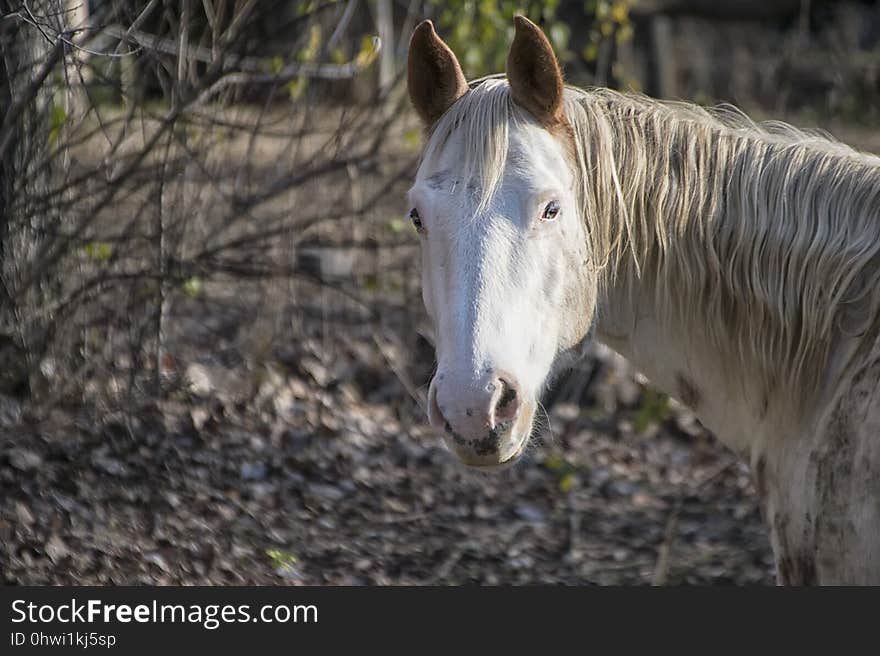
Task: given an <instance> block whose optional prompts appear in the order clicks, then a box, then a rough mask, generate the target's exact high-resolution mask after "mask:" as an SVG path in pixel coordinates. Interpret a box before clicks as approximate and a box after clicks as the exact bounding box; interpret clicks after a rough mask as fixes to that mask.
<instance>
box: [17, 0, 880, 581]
mask: <svg viewBox="0 0 880 656" xmlns="http://www.w3.org/2000/svg"><path fill="white" fill-rule="evenodd" d="M515 13H524V14H526V15H528V16H529V17H530V18H531V19H532V20H534V21H536V22H538V23H539V24H540V25H541V26H542V27H543V28H544V29H545V31H546V32H547V33H548V35H549V36H550V38H551V40H552V41H553V43H554V46H555V48H556V50H557V52H558V54H559V56H560V59H561V60H562V62H563V64H564V68H565V71H566V75H567V78H568V80H569V82H570V83H572V84H576V85H580V86H593V85H596V86H611V87H615V88H618V89H624V90H634V91H639V92H643V93H647V94H650V95H653V96H656V97H662V98H673V99H684V100H690V101H692V102H696V103H699V104H702V105H715V104H718V103H722V102H729V103H734V104H736V105H738V106H740V107H741V108H743V109H744V110H746V111H747V112H749V113H750V115H752V116H753V117H755V118H758V119H767V118H773V119H782V120H787V121H789V122H792V123H794V124H795V125H798V126H801V127H818V128H822V129H826V130H828V131H829V132H830V133H831V134H833V135H834V136H835V137H837V138H839V139H840V140H842V141H845V142H847V143H850V144H852V145H853V146H855V147H857V148H859V149H862V150H869V151H873V152H880V130H878V125H880V103H878V100H880V3H877V2H873V1H870V2H869V1H863V2H855V1H840V2H832V1H830V0H756V1H752V0H740V1H733V0H730V1H726V0H653V1H652V0H586V1H585V0H573V1H567V0H558V1H551V2H532V1H529V2H507V1H503V0H502V1H496V0H460V1H453V2H439V1H436V0H422V1H419V0H337V1H332V0H326V1H323V2H322V1H320V0H316V1H306V0H288V1H284V2H281V1H276V0H265V1H261V2H256V0H236V1H235V2H233V1H229V0H182V1H180V2H169V1H167V0H148V1H139V2H119V1H115V0H92V1H88V2H87V1H86V0H31V1H30V2H21V1H17V0H0V59H2V66H0V280H2V285H0V583H3V584H73V583H79V584H140V583H153V584H193V583H199V584H292V585H299V584H462V583H482V584H498V583H565V584H651V583H653V584H660V585H662V584H679V583H733V584H744V583H772V582H773V581H774V570H773V561H772V557H771V554H770V549H769V544H768V540H767V537H766V534H765V531H764V529H763V527H762V525H761V518H760V513H759V510H758V508H757V504H756V501H755V499H754V496H753V491H752V488H751V484H750V480H749V475H748V471H747V469H746V467H745V466H744V465H743V464H742V463H740V462H739V460H738V459H737V458H736V456H735V455H734V454H732V453H730V452H729V451H727V450H726V449H724V448H723V447H721V446H720V445H719V444H718V443H717V442H716V441H715V439H714V438H713V437H712V435H710V434H709V433H707V432H706V431H705V430H704V429H703V428H702V427H701V426H700V425H699V423H698V422H697V421H696V420H695V418H694V417H693V415H692V414H691V413H690V412H688V411H687V410H686V409H685V408H683V407H682V406H681V405H679V404H678V403H676V402H675V400H673V399H671V398H669V397H667V396H666V395H664V394H662V393H660V392H658V391H656V390H654V389H652V388H651V387H650V385H649V384H648V382H647V381H646V380H645V379H644V378H643V377H641V376H640V375H639V374H638V373H636V372H634V371H632V370H631V369H630V368H629V367H628V366H627V365H626V364H625V363H624V362H623V361H622V359H621V358H620V357H619V356H617V355H616V354H614V353H613V352H610V351H609V350H607V349H605V348H603V347H601V346H596V348H595V349H594V353H593V355H592V356H591V357H590V358H589V359H588V360H587V361H585V362H582V363H580V364H579V365H578V366H577V368H576V369H575V370H573V371H572V372H570V373H569V374H568V375H566V376H565V377H563V378H562V379H561V380H560V381H558V382H557V383H556V384H555V385H554V386H553V387H552V388H551V389H550V390H549V391H548V393H547V396H546V398H545V399H544V402H545V405H546V407H547V410H548V421H547V422H545V423H546V425H545V426H544V427H543V429H542V432H541V433H540V435H538V436H536V438H535V440H534V445H533V446H532V447H531V448H530V449H529V451H528V453H527V455H526V457H525V458H524V461H523V462H522V463H521V464H519V465H518V466H517V467H515V468H513V469H511V470H509V471H506V472H503V473H501V474H499V475H497V476H482V475H476V474H473V473H471V472H468V471H465V470H463V469H462V468H461V467H460V466H459V465H458V464H457V462H455V461H454V460H453V458H452V457H451V456H450V455H449V454H448V453H447V452H446V451H445V450H444V449H443V447H442V446H441V444H440V441H439V439H438V438H437V437H436V436H435V435H433V434H432V433H431V432H430V431H429V430H428V428H427V426H426V419H425V410H424V406H425V392H426V389H427V383H428V381H429V379H430V376H431V373H432V370H433V367H434V353H433V347H432V335H431V332H430V327H429V326H428V324H427V322H426V320H425V317H424V312H423V307H422V302H421V297H420V291H419V281H420V280H419V275H420V274H419V256H418V244H417V240H416V238H415V234H414V232H413V230H412V228H411V226H410V224H409V222H408V221H406V220H405V219H404V217H405V214H406V212H407V211H408V210H409V208H408V207H406V205H405V199H404V194H405V191H406V189H407V188H408V187H409V185H410V184H411V181H412V179H413V176H414V174H415V171H416V167H417V163H418V157H419V151H420V148H421V143H422V131H421V128H420V125H419V124H418V122H417V120H416V119H415V117H414V116H413V113H412V112H411V111H410V108H409V106H408V100H407V97H406V89H405V80H404V76H403V72H404V69H405V60H406V49H407V43H408V39H409V34H410V32H411V31H412V28H413V27H414V25H415V24H416V23H417V22H418V21H420V20H421V19H423V18H426V17H431V18H433V19H434V21H435V24H436V25H437V27H438V31H439V32H440V33H441V35H442V36H443V37H444V38H445V39H446V40H447V41H448V42H449V43H450V45H451V46H452V47H453V49H454V50H455V51H456V53H457V54H458V56H459V58H460V60H461V62H462V64H463V67H464V69H465V73H466V75H467V76H468V77H471V78H472V77H478V76H480V75H484V74H487V73H493V72H499V71H502V70H503V64H504V60H505V57H506V53H507V48H508V45H509V43H510V40H511V38H512V32H513V23H512V17H513V15H514V14H515Z"/></svg>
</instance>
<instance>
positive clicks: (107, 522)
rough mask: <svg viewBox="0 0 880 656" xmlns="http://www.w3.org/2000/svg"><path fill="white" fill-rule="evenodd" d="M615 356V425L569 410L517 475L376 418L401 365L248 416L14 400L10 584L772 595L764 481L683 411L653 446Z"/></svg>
mask: <svg viewBox="0 0 880 656" xmlns="http://www.w3.org/2000/svg"><path fill="white" fill-rule="evenodd" d="M299 349H300V350H307V348H306V347H299ZM286 355H287V357H288V362H292V361H295V362H303V361H305V362H308V361H309V356H308V354H307V353H293V354H291V353H287V354H286ZM598 357H599V361H604V363H605V364H604V367H603V371H604V373H603V374H601V376H600V377H599V379H598V382H595V383H594V384H593V386H592V388H593V392H594V395H593V398H594V399H596V404H595V405H594V406H593V407H592V408H586V409H578V408H577V407H576V406H574V405H572V404H570V403H565V402H560V403H557V404H556V405H555V406H554V408H553V410H552V411H551V413H550V416H549V424H550V426H551V427H552V430H545V431H544V432H543V434H542V435H543V437H541V438H539V439H537V440H536V443H535V445H534V446H533V447H532V448H531V449H530V450H529V452H528V454H527V456H526V457H525V458H524V459H523V461H522V462H521V463H519V464H518V465H517V466H515V467H514V468H512V469H510V470H508V471H505V472H502V473H500V474H497V475H483V474H475V473H472V472H469V471H466V470H463V469H462V467H461V466H460V465H459V464H458V463H457V462H456V461H455V460H454V458H453V457H452V456H451V455H450V454H449V453H448V452H447V451H446V450H445V449H444V448H443V447H442V446H441V444H440V441H439V439H438V438H437V437H436V436H434V435H432V434H431V433H430V432H429V431H428V430H427V429H426V427H425V426H424V423H423V422H421V421H419V420H418V418H417V417H416V416H415V415H416V412H413V413H412V414H413V416H412V417H409V418H408V419H407V420H405V421H402V420H401V418H400V416H399V414H400V413H399V412H395V410H394V409H393V406H391V405H389V404H388V403H387V402H377V401H375V400H371V397H374V398H381V397H382V395H383V394H387V392H388V391H389V389H391V390H392V391H393V388H394V386H395V383H394V382H391V383H389V385H390V388H386V390H385V391H384V392H382V391H380V390H377V388H376V387H375V386H374V385H370V384H369V382H368V381H370V379H371V377H372V376H381V377H383V378H385V377H387V372H384V371H381V370H379V367H381V365H376V367H377V369H376V370H375V371H367V370H365V369H367V368H368V367H365V366H364V365H363V364H359V365H357V370H356V371H349V372H348V374H349V375H348V376H346V377H345V378H340V379H336V378H335V377H334V376H335V374H333V373H330V374H329V376H330V379H325V380H322V382H323V384H324V385H323V388H319V387H318V386H317V383H316V380H315V373H316V372H318V373H320V372H321V371H322V370H321V368H320V367H317V366H316V367H315V369H314V370H313V372H312V374H311V375H310V374H309V373H308V372H306V371H302V370H301V368H300V367H297V366H295V367H290V368H286V369H285V368H284V366H283V364H282V363H279V366H278V368H277V369H276V370H275V373H274V374H273V375H272V376H269V377H268V378H267V380H266V381H264V382H263V383H262V385H261V389H260V391H259V392H258V394H257V395H256V396H255V397H254V398H252V399H250V400H249V402H248V403H243V402H242V401H241V400H240V399H239V400H236V399H234V398H232V397H230V396H227V395H226V394H225V393H224V391H223V389H222V388H221V387H219V386H215V383H214V382H212V378H211V376H214V377H215V379H216V380H220V379H221V373H222V372H217V371H213V372H209V371H207V370H202V371H199V370H197V369H194V370H191V371H190V373H191V374H192V375H193V377H194V378H198V376H199V375H201V378H198V380H197V383H196V384H195V385H190V389H189V391H184V392H182V393H181V394H179V395H178V396H177V397H176V398H171V399H168V400H166V401H163V402H161V403H160V404H159V405H158V406H153V407H144V408H137V409H133V410H134V411H133V412H132V413H130V416H126V413H110V414H105V415H103V416H96V414H95V413H94V412H85V411H82V410H81V411H79V413H78V414H75V415H72V414H71V413H70V412H67V411H64V410H61V409H56V410H55V411H53V412H51V413H49V417H48V419H43V420H41V421H39V422H36V421H34V420H33V418H31V417H29V412H28V411H27V410H26V409H25V410H22V409H21V408H19V407H17V406H16V405H15V404H14V403H13V402H11V401H9V400H8V399H7V400H6V401H5V407H4V415H3V416H4V423H5V427H4V428H3V431H2V436H0V486H2V497H0V572H2V579H0V582H2V583H3V584H212V585H213V584H266V585H277V584H291V585H309V584H350V585H360V584H440V585H446V584H465V583H477V584H537V583H544V584H581V585H588V584H648V583H666V584H680V583H693V584H708V583H716V584H718V583H729V584H752V583H763V584H769V583H772V582H773V580H774V578H773V577H774V575H773V564H772V557H771V554H770V550H769V545H768V542H767V537H766V533H765V531H764V528H763V526H762V525H761V520H760V514H759V511H758V509H757V506H756V502H755V498H754V495H753V492H752V488H751V485H750V481H749V476H748V473H747V471H746V469H745V467H744V466H743V465H742V464H740V463H739V461H738V460H737V459H736V458H735V457H734V456H733V455H732V454H731V453H729V452H727V451H726V450H725V449H724V448H723V447H721V446H720V445H719V444H717V443H716V442H715V441H714V439H712V438H711V437H710V436H708V435H707V434H706V433H704V432H703V431H702V430H701V429H700V428H699V427H698V426H696V425H695V424H694V423H693V420H692V419H691V418H689V416H688V413H687V412H685V411H684V410H682V409H680V408H674V407H673V408H672V410H671V411H670V412H669V414H668V417H667V418H666V419H665V420H663V421H661V422H660V424H659V425H657V424H652V425H649V426H647V428H644V429H643V430H641V431H639V430H637V427H639V426H640V425H642V424H644V422H643V420H642V417H641V414H640V413H642V412H643V410H640V409H639V408H638V407H635V406H632V407H628V402H627V400H626V399H627V397H629V404H632V403H633V399H634V398H636V397H643V396H644V394H643V393H642V392H640V388H639V385H638V384H637V383H635V382H633V380H632V377H631V373H630V372H628V370H626V368H625V367H623V366H622V365H621V364H620V362H619V361H618V360H617V358H616V356H614V355H613V354H610V353H607V352H600V353H599V355H598ZM371 390H372V391H371ZM398 392H400V393H403V391H402V390H398ZM603 403H604V404H610V406H611V407H612V408H615V410H613V411H612V412H611V413H610V414H609V413H607V412H606V411H605V410H603V408H602V407H601V406H602V404H603ZM641 408H644V404H642V406H641ZM13 424H14V425H13Z"/></svg>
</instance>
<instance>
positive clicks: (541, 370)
mask: <svg viewBox="0 0 880 656" xmlns="http://www.w3.org/2000/svg"><path fill="white" fill-rule="evenodd" d="M508 136H509V148H508V151H507V157H506V160H505V163H504V167H503V170H502V171H501V172H500V179H499V180H498V183H497V186H496V188H495V193H494V194H493V195H492V197H491V199H490V200H489V202H488V203H481V192H482V190H481V189H479V188H478V187H477V186H475V184H474V181H473V180H458V179H456V175H457V171H458V167H457V164H458V163H459V162H460V161H461V159H462V153H463V152H464V149H466V148H468V147H469V146H468V144H467V143H465V142H464V139H465V135H464V134H460V133H453V134H452V135H451V136H450V138H449V139H448V140H447V142H446V144H445V145H444V147H443V149H442V151H441V152H439V154H438V156H437V157H434V158H432V159H431V160H430V161H428V160H426V161H424V162H423V164H422V167H421V168H420V170H419V172H418V176H417V182H416V185H415V186H414V187H413V189H412V190H411V191H410V193H409V200H410V204H411V207H412V208H413V209H412V211H411V212H410V216H411V218H412V219H413V222H414V224H415V225H416V228H417V230H418V231H419V233H420V238H421V248H422V296H423V299H424V303H425V307H426V309H427V311H428V315H429V317H430V319H431V321H432V322H433V324H434V329H435V335H436V349H437V360H438V367H437V372H436V374H435V376H434V379H433V380H432V382H431V385H430V388H429V393H428V397H429V413H428V414H429V419H430V421H431V424H432V425H434V426H435V427H437V428H438V429H439V430H440V431H442V433H443V435H444V438H445V441H446V444H447V446H448V447H449V448H450V449H451V450H452V451H453V452H454V453H455V454H456V455H457V456H458V457H459V458H460V459H461V460H462V461H463V462H464V463H466V464H468V465H471V466H475V467H493V466H498V465H501V464H506V463H511V462H513V461H515V460H516V458H517V457H518V456H519V455H520V454H521V453H522V451H523V449H524V448H525V445H526V443H527V441H528V438H529V435H530V434H531V432H532V427H533V422H534V419H535V412H536V408H537V407H538V399H539V397H540V394H541V392H542V390H543V387H544V385H545V383H546V381H547V379H548V376H549V374H550V372H551V370H552V369H553V366H554V363H555V362H557V361H558V360H559V358H560V355H561V354H562V353H564V352H567V351H569V350H571V349H572V348H573V347H575V346H577V345H579V344H580V343H581V342H582V341H583V340H584V337H585V336H586V335H587V333H588V331H589V327H590V324H591V321H592V316H593V306H594V304H595V283H593V284H592V285H591V284H590V281H589V280H588V277H589V276H588V272H589V271H590V269H591V267H590V266H589V262H588V259H589V258H588V253H587V248H586V243H587V238H586V234H585V231H584V224H583V221H582V219H581V217H580V216H579V211H578V207H577V204H576V199H575V195H574V193H573V178H572V173H571V165H570V163H569V159H568V155H567V152H566V144H565V143H564V141H563V140H562V139H560V138H558V137H556V136H554V135H552V134H551V133H550V132H548V131H547V130H546V129H544V128H543V127H542V126H540V125H538V124H537V123H536V122H535V121H532V120H524V121H521V122H515V123H512V124H511V125H509V127H508Z"/></svg>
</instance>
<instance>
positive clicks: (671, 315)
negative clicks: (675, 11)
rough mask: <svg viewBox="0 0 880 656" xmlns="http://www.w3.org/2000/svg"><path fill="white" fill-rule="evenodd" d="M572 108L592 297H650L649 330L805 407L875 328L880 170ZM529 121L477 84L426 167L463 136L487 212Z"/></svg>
mask: <svg viewBox="0 0 880 656" xmlns="http://www.w3.org/2000/svg"><path fill="white" fill-rule="evenodd" d="M565 100H566V116H567V118H568V121H569V123H570V124H571V127H572V129H573V132H574V136H575V149H574V150H575V159H576V163H575V167H574V168H575V173H576V177H577V180H578V189H577V190H576V191H577V193H578V196H579V202H580V204H581V209H582V212H583V216H584V220H585V222H586V225H587V232H588V234H589V240H590V244H589V246H590V248H591V249H592V252H593V255H594V258H595V261H596V262H597V263H598V266H597V275H598V278H599V282H600V285H602V286H603V287H605V288H606V289H607V288H608V287H609V286H610V285H612V284H615V285H621V284H623V285H629V288H630V289H632V288H634V287H635V286H636V284H640V285H645V284H650V285H652V289H653V290H654V297H655V303H656V309H657V316H658V317H660V318H661V319H662V321H663V322H664V323H665V324H666V325H667V326H670V327H672V328H673V329H678V330H681V329H685V330H687V331H689V332H691V333H693V334H694V336H695V337H699V338H700V339H702V340H704V343H705V344H706V345H707V346H708V347H710V348H713V349H715V350H716V351H717V352H718V353H719V354H720V356H721V357H722V358H723V361H724V363H725V365H727V366H728V367H729V370H730V372H731V376H732V377H734V376H735V377H737V378H738V379H739V381H740V382H741V383H742V384H743V386H744V387H745V388H747V389H757V390H758V393H760V394H761V395H762V396H764V398H766V397H767V396H768V395H772V396H773V397H775V398H778V397H779V392H784V393H783V394H782V397H783V399H789V400H794V402H795V403H797V404H802V403H809V401H810V399H812V398H813V397H814V395H815V394H816V393H817V391H818V389H819V386H820V385H821V383H822V375H823V372H824V371H825V370H826V367H827V363H828V359H829V354H830V352H831V348H832V346H833V345H834V344H835V340H836V339H838V338H840V337H841V336H850V335H853V336H857V335H859V334H862V333H864V332H865V331H866V330H868V328H872V329H873V328H874V327H875V322H876V316H877V309H878V305H880V158H878V157H875V156H871V155H866V154H862V153H858V152H856V151H854V150H852V149H851V148H849V147H847V146H845V145H842V144H840V143H837V142H834V141H832V140H831V139H829V138H828V137H827V136H823V135H820V134H816V133H809V132H805V131H801V130H797V129H795V128H793V127H791V126H788V125H785V124H782V123H765V124H760V125H758V124H755V123H754V122H752V121H750V120H749V119H748V118H746V117H745V116H744V115H743V114H741V113H739V112H737V111H736V110H733V109H732V108H728V109H716V110H711V111H707V110H704V109H701V108H699V107H696V106H694V105H690V104H685V103H669V102H661V101H656V100H652V99H649V98H646V97H642V96H634V95H625V94H620V93H616V92H613V91H609V90H589V91H585V90H581V89H576V88H572V87H569V88H567V89H566V99H565ZM528 120H531V119H530V118H529V117H528V116H527V115H526V113H525V112H524V111H523V110H522V109H520V108H519V107H518V106H516V105H515V104H514V103H513V101H512V100H511V98H510V93H509V87H508V85H507V82H506V81H505V80H503V79H499V78H489V79H485V80H482V81H479V84H476V85H475V86H473V88H472V89H471V91H470V92H468V93H466V94H465V95H464V96H463V97H462V98H460V99H459V100H458V101H457V102H456V103H455V104H454V105H453V106H452V107H451V108H450V109H449V111H447V112H446V114H445V115H444V116H443V117H442V118H441V119H440V120H439V121H438V122H437V124H436V125H435V126H434V129H433V131H432V134H431V137H430V139H429V142H428V145H427V147H426V150H425V154H424V156H423V157H424V159H425V160H428V161H429V160H431V159H432V158H434V157H436V156H437V155H438V154H439V152H440V150H442V148H443V147H444V145H445V144H446V143H447V142H448V140H449V138H450V136H451V135H452V134H453V133H454V132H457V131H460V130H463V131H464V136H465V138H464V143H465V144H466V147H465V148H466V152H463V153H461V154H460V158H461V160H460V161H461V170H460V176H459V179H460V180H465V181H472V182H475V183H477V184H478V186H479V189H480V194H481V205H483V206H485V205H486V204H487V203H488V202H489V201H490V200H491V198H492V195H493V194H494V192H495V189H496V187H497V185H498V183H499V181H500V180H501V177H502V174H503V170H504V166H505V163H506V159H507V151H508V128H509V126H510V125H511V124H513V123H515V122H518V121H528ZM756 376H758V377H759V380H756V379H755V377H756ZM783 384H784V385H785V390H780V387H781V386H782V385H783Z"/></svg>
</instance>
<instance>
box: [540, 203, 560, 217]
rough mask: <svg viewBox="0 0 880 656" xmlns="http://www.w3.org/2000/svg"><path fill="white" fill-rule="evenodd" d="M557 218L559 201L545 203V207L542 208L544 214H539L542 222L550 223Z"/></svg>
mask: <svg viewBox="0 0 880 656" xmlns="http://www.w3.org/2000/svg"><path fill="white" fill-rule="evenodd" d="M557 216H559V201H558V200H551V201H550V202H549V203H547V206H546V207H545V208H544V213H543V214H541V220H542V221H552V220H553V219H555V218H556V217H557Z"/></svg>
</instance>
